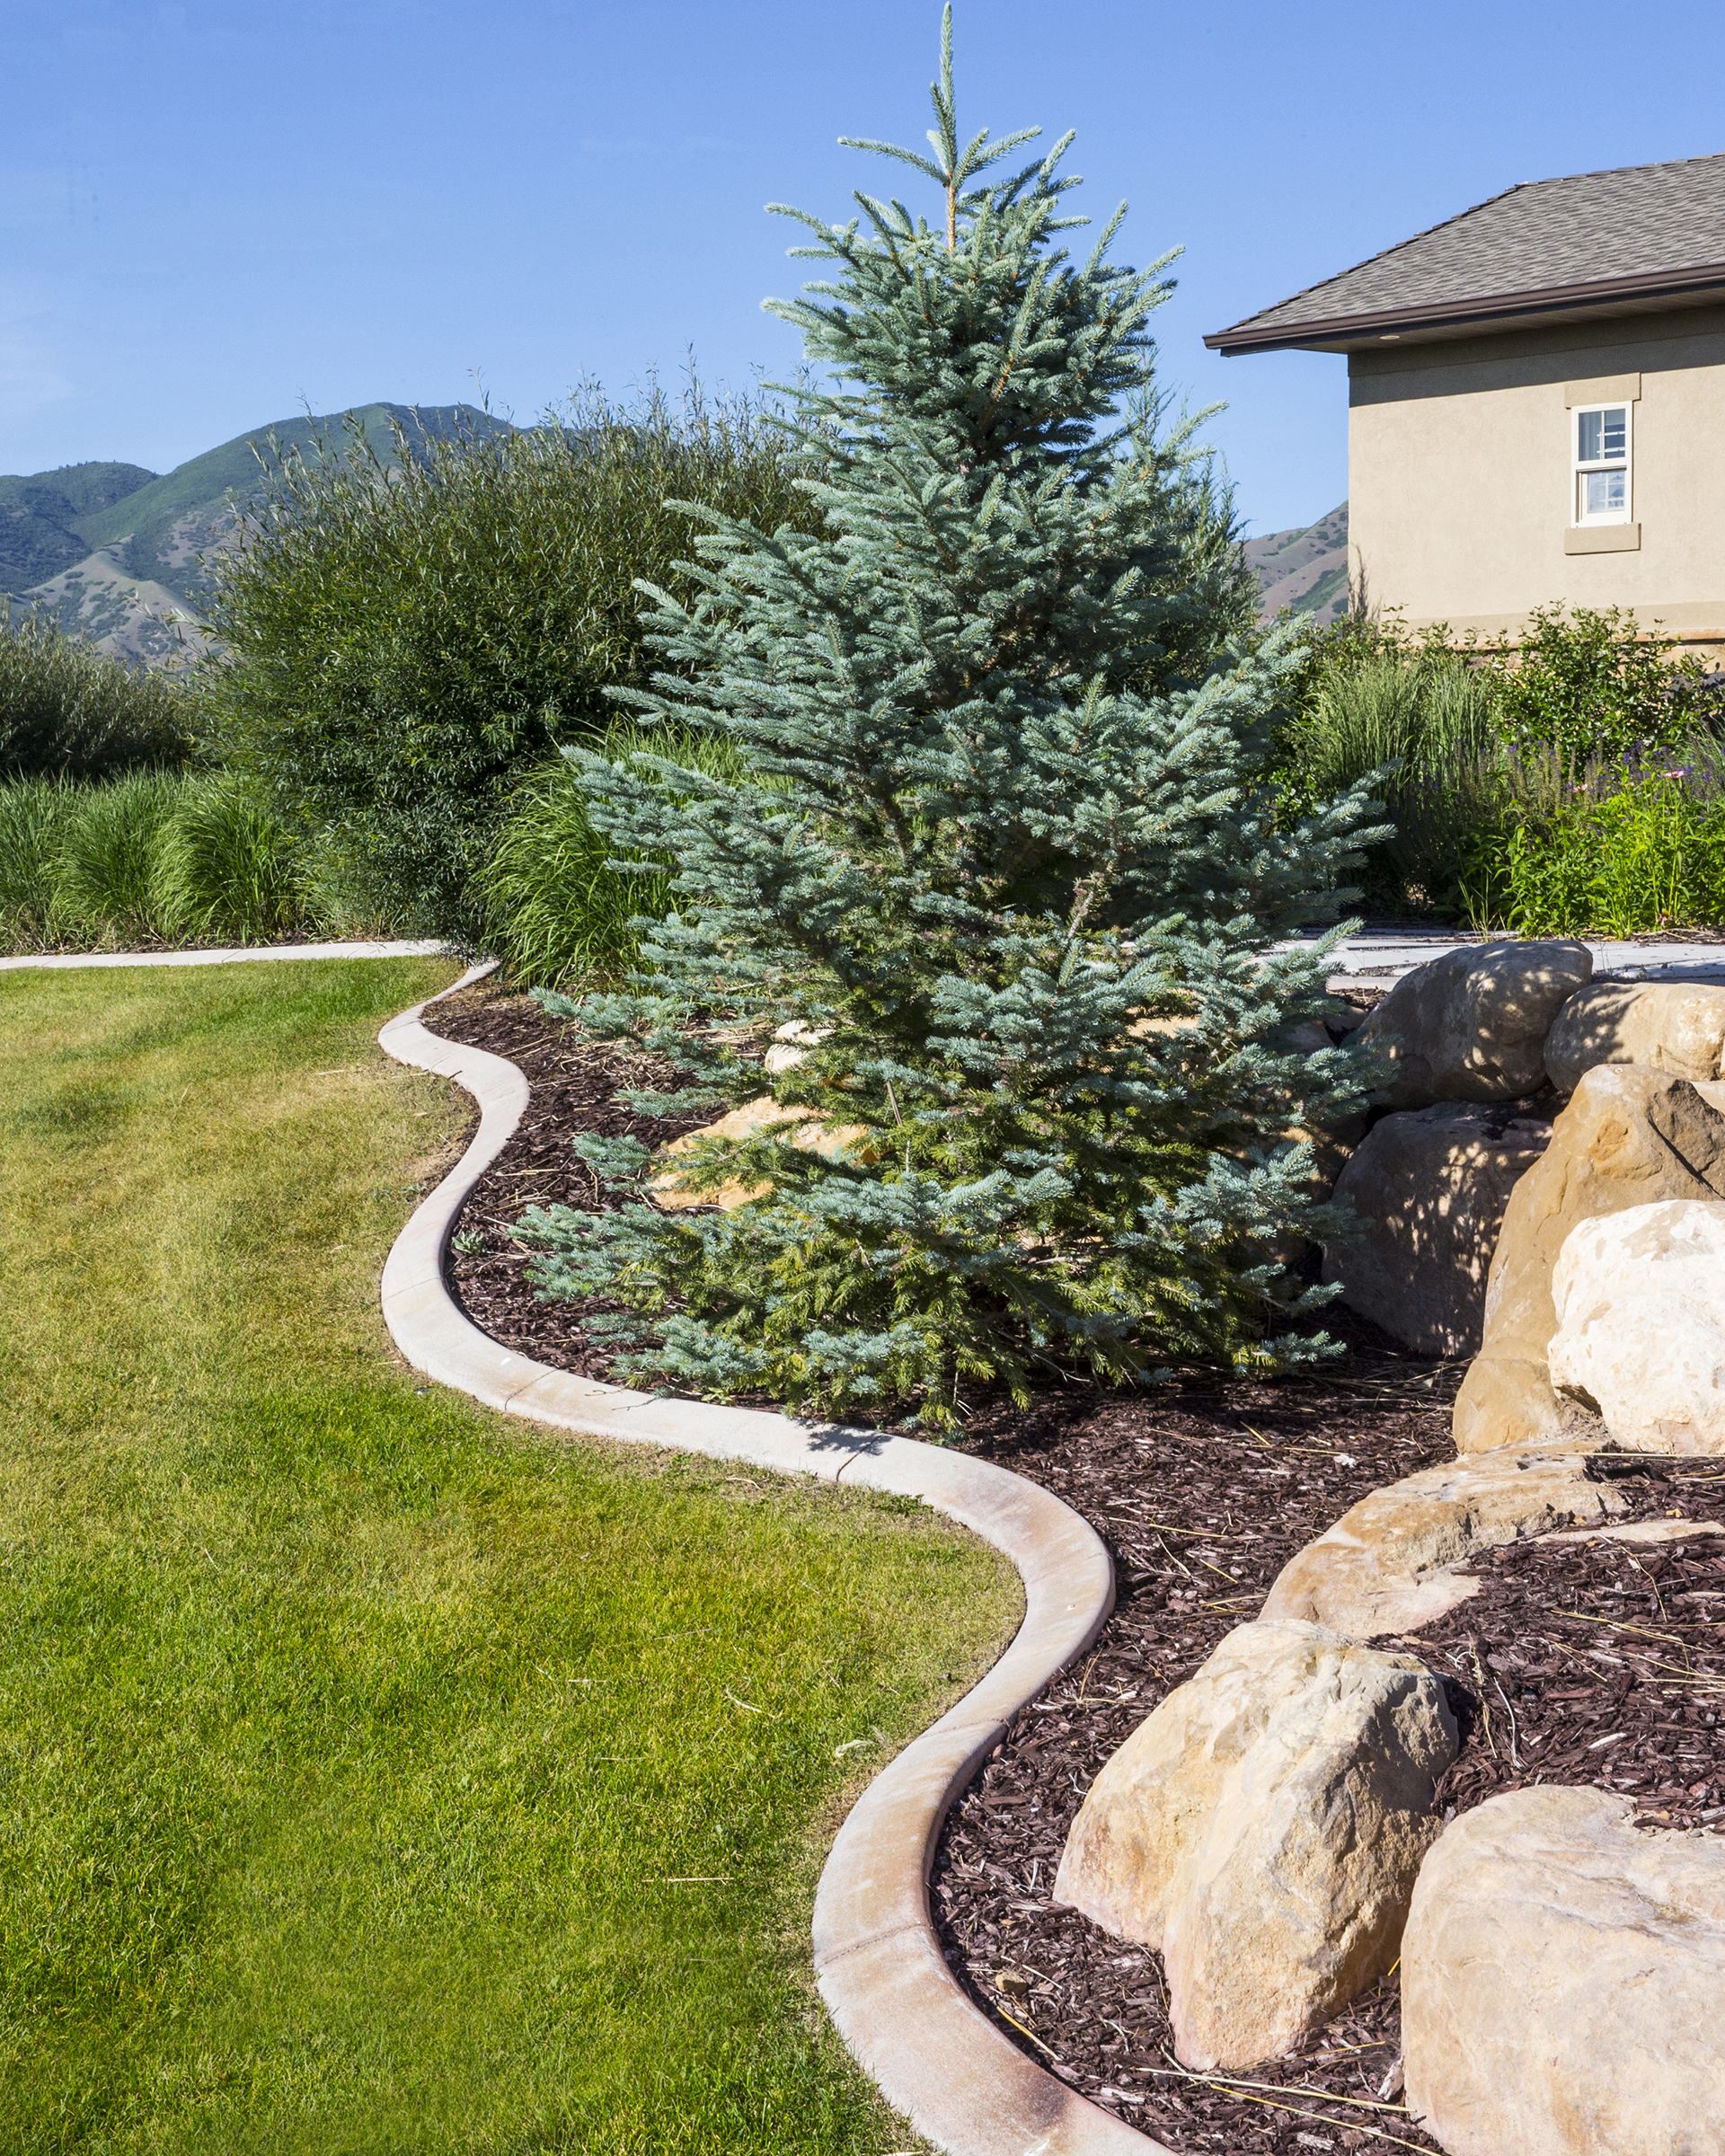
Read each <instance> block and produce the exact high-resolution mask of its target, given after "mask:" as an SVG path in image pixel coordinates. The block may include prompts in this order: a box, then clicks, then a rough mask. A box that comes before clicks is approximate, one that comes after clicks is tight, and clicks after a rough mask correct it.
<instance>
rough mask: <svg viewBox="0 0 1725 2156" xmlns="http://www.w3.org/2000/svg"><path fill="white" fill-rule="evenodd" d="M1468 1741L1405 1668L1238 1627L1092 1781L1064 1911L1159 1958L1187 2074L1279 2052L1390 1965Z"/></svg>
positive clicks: (1285, 1632) (1305, 1635)
mask: <svg viewBox="0 0 1725 2156" xmlns="http://www.w3.org/2000/svg"><path fill="white" fill-rule="evenodd" d="M1455 1741H1456V1739H1455V1720H1454V1718H1453V1717H1452V1715H1451V1713H1450V1710H1449V1706H1448V1702H1447V1701H1446V1697H1445V1693H1444V1688H1443V1685H1442V1683H1440V1682H1439V1681H1438V1678H1436V1677H1435V1676H1433V1675H1431V1674H1429V1672H1428V1671H1426V1670H1424V1669H1422V1668H1420V1666H1419V1664H1418V1663H1416V1662H1414V1661H1411V1660H1410V1659H1409V1658H1408V1657H1405V1656H1401V1655H1384V1654H1376V1653H1374V1652H1372V1651H1371V1650H1370V1649H1369V1648H1363V1647H1359V1646H1357V1645H1355V1644H1354V1643H1353V1642H1351V1641H1349V1640H1346V1639H1338V1638H1337V1637H1336V1635H1335V1634H1334V1633H1332V1632H1327V1631H1324V1630H1322V1628H1320V1627H1319V1626H1317V1625H1312V1624H1263V1623H1260V1624H1246V1625H1242V1626H1240V1627H1239V1629H1238V1630H1235V1631H1234V1632H1232V1633H1230V1635H1229V1636H1228V1638H1227V1639H1225V1640H1224V1641H1223V1642H1222V1644H1221V1646H1220V1647H1218V1648H1216V1652H1215V1653H1214V1654H1213V1655H1212V1656H1211V1657H1210V1658H1209V1660H1208V1661H1207V1662H1206V1663H1205V1665H1204V1666H1203V1667H1202V1668H1201V1669H1200V1670H1199V1672H1198V1674H1197V1675H1196V1676H1194V1677H1192V1678H1191V1679H1190V1681H1189V1682H1188V1683H1184V1684H1182V1685H1181V1686H1180V1687H1179V1689H1178V1690H1177V1691H1175V1692H1171V1693H1170V1694H1169V1695H1168V1697H1167V1698H1166V1699H1165V1700H1164V1701H1163V1702H1162V1704H1161V1706H1160V1707H1158V1708H1157V1709H1156V1710H1155V1712H1154V1714H1152V1715H1151V1716H1150V1717H1149V1718H1148V1719H1147V1720H1146V1721H1144V1722H1142V1723H1141V1724H1140V1725H1139V1727H1137V1729H1136V1730H1134V1732H1133V1733H1132V1735H1131V1736H1129V1737H1128V1739H1127V1741H1126V1743H1125V1744H1124V1745H1121V1747H1120V1749H1119V1751H1118V1752H1117V1753H1116V1754H1114V1756H1113V1758H1112V1759H1110V1761H1109V1763H1108V1764H1107V1765H1106V1766H1105V1767H1104V1768H1103V1769H1102V1771H1101V1773H1100V1774H1099V1775H1098V1776H1097V1777H1096V1780H1095V1781H1094V1783H1093V1784H1092V1788H1091V1790H1090V1794H1089V1795H1088V1796H1087V1797H1086V1798H1085V1799H1084V1807H1083V1808H1082V1809H1081V1810H1080V1812H1079V1814H1078V1816H1077V1818H1076V1819H1075V1821H1074V1822H1073V1827H1072V1832H1071V1833H1070V1835H1069V1836H1068V1837H1067V1841H1066V1853H1065V1855H1064V1856H1063V1857H1062V1859H1061V1860H1060V1869H1059V1872H1058V1874H1057V1877H1056V1879H1055V1883H1054V1898H1055V1900H1056V1901H1057V1902H1064V1903H1066V1904H1069V1905H1070V1906H1071V1907H1073V1908H1075V1909H1079V1910H1082V1911H1083V1913H1084V1914H1085V1915H1086V1916H1088V1917H1090V1918H1091V1919H1092V1921H1093V1922H1096V1923H1099V1924H1101V1926H1102V1927H1103V1929H1104V1930H1105V1931H1112V1932H1114V1933H1116V1934H1117V1935H1118V1936H1119V1937H1120V1938H1122V1939H1130V1940H1142V1941H1143V1942H1144V1943H1145V1944H1146V1945H1148V1946H1152V1947H1157V1948H1160V1949H1161V1951H1162V1956H1163V1966H1164V1968H1165V1970H1166V1973H1167V1980H1168V1993H1169V2010H1170V2017H1171V2019H1172V2024H1173V2030H1174V2047H1175V2050H1176V2052H1177V2053H1178V2054H1179V2056H1180V2058H1181V2061H1182V2063H1184V2064H1186V2065H1188V2066H1193V2067H1199V2068H1209V2067H1218V2066H1219V2067H1238V2066H1248V2065H1252V2064H1253V2063H1255V2062H1256V2061H1258V2060H1260V2059H1265V2058H1270V2057H1274V2056H1276V2055H1277V2054H1280V2053H1283V2052H1286V2051H1287V2050H1289V2049H1290V2048H1291V2047H1292V2046H1294V2045H1296V2044H1297V2043H1298V2041H1299V2040H1300V2038H1301V2037H1304V2036H1305V2035H1306V2034H1308V2033H1309V2032H1310V2031H1311V2030H1313V2029H1314V2028H1320V2027H1322V2025H1323V2023H1324V2022H1325V2021H1326V2020H1328V2019H1329V2018H1330V2016H1331V2014H1333V2013H1335V2012H1336V2011H1337V2010H1339V2009H1340V2007H1342V2006H1344V2005H1345V2004H1346V2003H1347V2001H1349V1999H1351V1998H1352V1997H1353V1996H1354V1994H1355V1993H1357V1992H1358V1990H1359V1989H1360V1988H1361V1986H1362V1985H1364V1984H1369V1983H1371V1982H1372V1980H1373V1979H1374V1978H1375V1977H1376V1976H1378V1975H1382V1973H1383V1972H1384V1970H1385V1969H1387V1968H1388V1967H1389V1966H1391V1964H1392V1963H1393V1961H1394V1959H1395V1955H1396V1948H1397V1942H1398V1940H1399V1939H1400V1936H1401V1931H1402V1918H1403V1916H1404V1915H1405V1914H1406V1912H1407V1906H1408V1896H1409V1895H1410V1893H1411V1890H1412V1886H1413V1880H1414V1875H1415V1873H1416V1872H1417V1871H1418V1870H1419V1868H1420V1859H1421V1857H1423V1856H1424V1854H1425V1852H1426V1851H1427V1849H1428V1848H1429V1846H1430V1843H1431V1841H1432V1838H1433V1836H1434V1835H1435V1834H1436V1833H1438V1828H1439V1824H1440V1823H1439V1822H1438V1820H1437V1819H1436V1818H1435V1817H1434V1816H1432V1812H1431V1801H1432V1790H1433V1785H1434V1784H1435V1782H1436V1780H1437V1778H1438V1775H1440V1774H1441V1773H1442V1772H1443V1771H1444V1769H1445V1768H1446V1766H1447V1765H1448V1764H1449V1763H1450V1761H1451V1760H1452V1759H1453V1758H1454V1757H1455Z"/></svg>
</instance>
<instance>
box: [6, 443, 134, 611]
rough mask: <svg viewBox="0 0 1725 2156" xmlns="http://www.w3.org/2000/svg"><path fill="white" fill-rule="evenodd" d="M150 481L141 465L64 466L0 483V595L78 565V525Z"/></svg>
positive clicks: (81, 541)
mask: <svg viewBox="0 0 1725 2156" xmlns="http://www.w3.org/2000/svg"><path fill="white" fill-rule="evenodd" d="M154 478H155V473H154V472H146V470H145V469H144V467H143V465H142V464H64V465H62V466H61V468H60V469H59V470H58V471H57V472H37V473H33V474H32V475H31V477H29V478H27V479H26V478H4V479H0V591H6V592H11V593H13V595H14V596H15V595H16V594H18V593H20V592H24V591H28V590H29V588H30V587H31V585H32V584H40V582H41V581H42V579H44V578H46V577H57V576H58V575H59V574H60V572H61V571H62V570H67V569H70V568H71V567H72V565H73V564H74V563H75V562H76V561H82V560H83V559H84V555H85V554H87V553H88V552H90V542H89V541H88V540H87V539H86V538H85V537H84V535H83V534H82V533H81V532H80V531H79V530H78V529H77V526H78V525H79V524H80V522H81V521H82V520H83V519H84V518H85V517H90V516H93V515H97V514H100V513H101V512H102V510H104V509H109V508H112V507H113V506H114V504H115V503H116V502H118V501H120V500H121V499H124V497H125V496H127V495H128V494H135V493H136V492H137V490H138V489H139V488H140V487H146V486H147V485H148V484H149V483H150V482H151V481H152V480H153V479H154Z"/></svg>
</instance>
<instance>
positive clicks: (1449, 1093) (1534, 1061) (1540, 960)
mask: <svg viewBox="0 0 1725 2156" xmlns="http://www.w3.org/2000/svg"><path fill="white" fill-rule="evenodd" d="M1592 976H1593V954H1592V953H1591V952H1590V951H1589V950H1588V947H1587V945H1586V944H1585V943H1572V942H1552V943H1516V942H1501V943H1475V944H1469V945H1467V946H1465V947H1464V949H1462V950H1451V951H1446V953H1445V954H1444V956H1443V957H1442V958H1441V959H1429V960H1428V962H1427V963H1426V964H1425V965H1423V966H1416V967H1415V968H1414V969H1413V971H1412V972H1411V973H1409V974H1404V975H1403V976H1402V978H1401V979H1400V980H1399V981H1398V982H1397V983H1396V984H1395V985H1394V987H1393V988H1392V989H1391V991H1390V993H1389V994H1388V995H1386V996H1385V997H1384V1001H1383V1002H1382V1003H1380V1004H1379V1005H1378V1006H1377V1008H1376V1010H1375V1011H1374V1012H1372V1014H1371V1016H1370V1017H1369V1018H1368V1019H1367V1021H1366V1022H1365V1024H1364V1025H1363V1026H1361V1027H1360V1028H1359V1029H1358V1031H1357V1032H1356V1033H1355V1034H1354V1036H1353V1040H1354V1043H1355V1044H1356V1045H1357V1046H1358V1047H1359V1048H1361V1049H1362V1050H1363V1049H1367V1048H1370V1049H1372V1050H1374V1051H1375V1052H1376V1055H1377V1056H1378V1058H1379V1060H1380V1062H1382V1063H1384V1065H1387V1073H1388V1074H1387V1076H1386V1078H1385V1079H1384V1082H1382V1083H1381V1084H1380V1086H1379V1087H1378V1089H1377V1091H1376V1098H1377V1099H1378V1100H1380V1101H1382V1102H1384V1104H1385V1105H1386V1106H1388V1107H1390V1108H1428V1107H1429V1106H1430V1105H1431V1103H1432V1102H1433V1101H1434V1100H1523V1099H1525V1098H1526V1096H1527V1095H1528V1094H1530V1093H1535V1092H1537V1091H1539V1089H1540V1088H1541V1086H1543V1085H1544V1082H1545V1036H1546V1035H1547V1034H1548V1033H1549V1032H1550V1031H1551V1029H1552V1021H1553V1020H1554V1019H1555V1018H1556V1016H1557V1014H1558V1012H1559V1011H1560V1010H1561V1008H1562V1006H1563V1004H1564V1003H1567V1002H1568V1000H1569V998H1570V996H1572V995H1573V994H1575V993H1576V991H1577V990H1578V989H1579V988H1585V987H1586V986H1587V985H1588V981H1589V980H1590V979H1591V978H1592Z"/></svg>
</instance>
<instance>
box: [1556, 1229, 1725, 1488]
mask: <svg viewBox="0 0 1725 2156" xmlns="http://www.w3.org/2000/svg"><path fill="white" fill-rule="evenodd" d="M1552 1301H1553V1306H1554V1307H1555V1310H1556V1312H1557V1330H1556V1331H1555V1332H1554V1333H1553V1335H1552V1340H1551V1346H1550V1347H1549V1348H1548V1349H1547V1351H1546V1365H1547V1367H1548V1369H1549V1371H1550V1373H1551V1380H1552V1385H1553V1390H1554V1391H1555V1392H1557V1394H1558V1395H1559V1397H1560V1398H1563V1397H1569V1398H1571V1399H1576V1400H1579V1401H1581V1402H1582V1403H1583V1404H1584V1405H1585V1406H1587V1407H1588V1408H1589V1409H1592V1410H1593V1411H1594V1412H1595V1413H1596V1414H1598V1415H1600V1416H1602V1417H1603V1418H1604V1419H1605V1424H1606V1428H1607V1429H1608V1430H1609V1431H1610V1433H1611V1435H1612V1436H1613V1437H1614V1439H1615V1440H1616V1441H1617V1443H1618V1444H1619V1445H1626V1446H1627V1447H1628V1448H1629V1449H1630V1450H1631V1451H1632V1452H1643V1453H1648V1452H1651V1453H1721V1452H1725V1205H1721V1203H1720V1201H1719V1200H1718V1199H1717V1198H1709V1199H1705V1200H1698V1199H1695V1198H1684V1197H1668V1198H1665V1199H1663V1200H1661V1201H1660V1202H1659V1204H1657V1205H1651V1206H1631V1208H1630V1209H1629V1211H1628V1212H1627V1213H1614V1214H1613V1215H1611V1216H1610V1217H1609V1218H1608V1219H1605V1220H1586V1221H1583V1222H1582V1223H1581V1224H1580V1226H1579V1227H1578V1228H1576V1229H1574V1230H1572V1231H1571V1233H1570V1235H1569V1237H1568V1239H1567V1240H1566V1241H1565V1242H1564V1245H1563V1248H1562V1250H1561V1252H1560V1253H1559V1256H1558V1260H1557V1265H1556V1268H1555V1269H1554V1270H1553V1275H1552Z"/></svg>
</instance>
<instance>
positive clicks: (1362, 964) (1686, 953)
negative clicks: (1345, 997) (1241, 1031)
mask: <svg viewBox="0 0 1725 2156" xmlns="http://www.w3.org/2000/svg"><path fill="white" fill-rule="evenodd" d="M1493 940H1494V939H1492V938H1489V937H1485V936H1477V935H1472V934H1466V933H1463V934H1457V933H1455V932H1453V931H1452V932H1449V933H1448V934H1444V933H1440V932H1433V931H1427V930H1421V929H1395V928H1393V929H1384V930H1381V931H1379V932H1376V933H1369V934H1366V935H1360V936H1350V937H1349V940H1348V941H1347V942H1345V943H1342V944H1340V945H1338V946H1337V950H1336V954H1335V959H1336V969H1335V971H1334V972H1333V973H1332V974H1331V976H1330V986H1331V988H1389V987H1392V986H1393V985H1394V984H1395V983H1396V982H1397V981H1399V980H1400V979H1401V978H1402V975H1403V974H1404V973H1411V972H1412V971H1413V969H1414V968H1415V967H1416V966H1423V965H1424V964H1425V962H1426V960H1427V959H1440V958H1442V957H1443V955H1444V953H1445V952H1446V951H1448V950H1468V949H1470V948H1471V947H1473V946H1474V945H1476V944H1480V943H1483V942H1488V941H1493ZM1587 944H1588V950H1590V951H1591V952H1592V953H1593V970H1594V973H1595V975H1596V976H1598V975H1600V974H1610V975H1611V976H1613V977H1614V979H1617V980H1642V979H1645V980H1650V981H1718V982H1722V983H1725V943H1694V942H1687V941H1685V940H1684V938H1683V937H1681V936H1670V937H1668V938H1665V939H1663V940H1661V941H1659V942H1647V943H1629V942H1623V941H1616V940H1614V939H1612V938H1609V937H1606V938H1597V939H1596V938H1594V937H1588V939H1587ZM1282 948H1283V949H1286V948H1287V946H1286V945H1284V946H1282Z"/></svg>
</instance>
